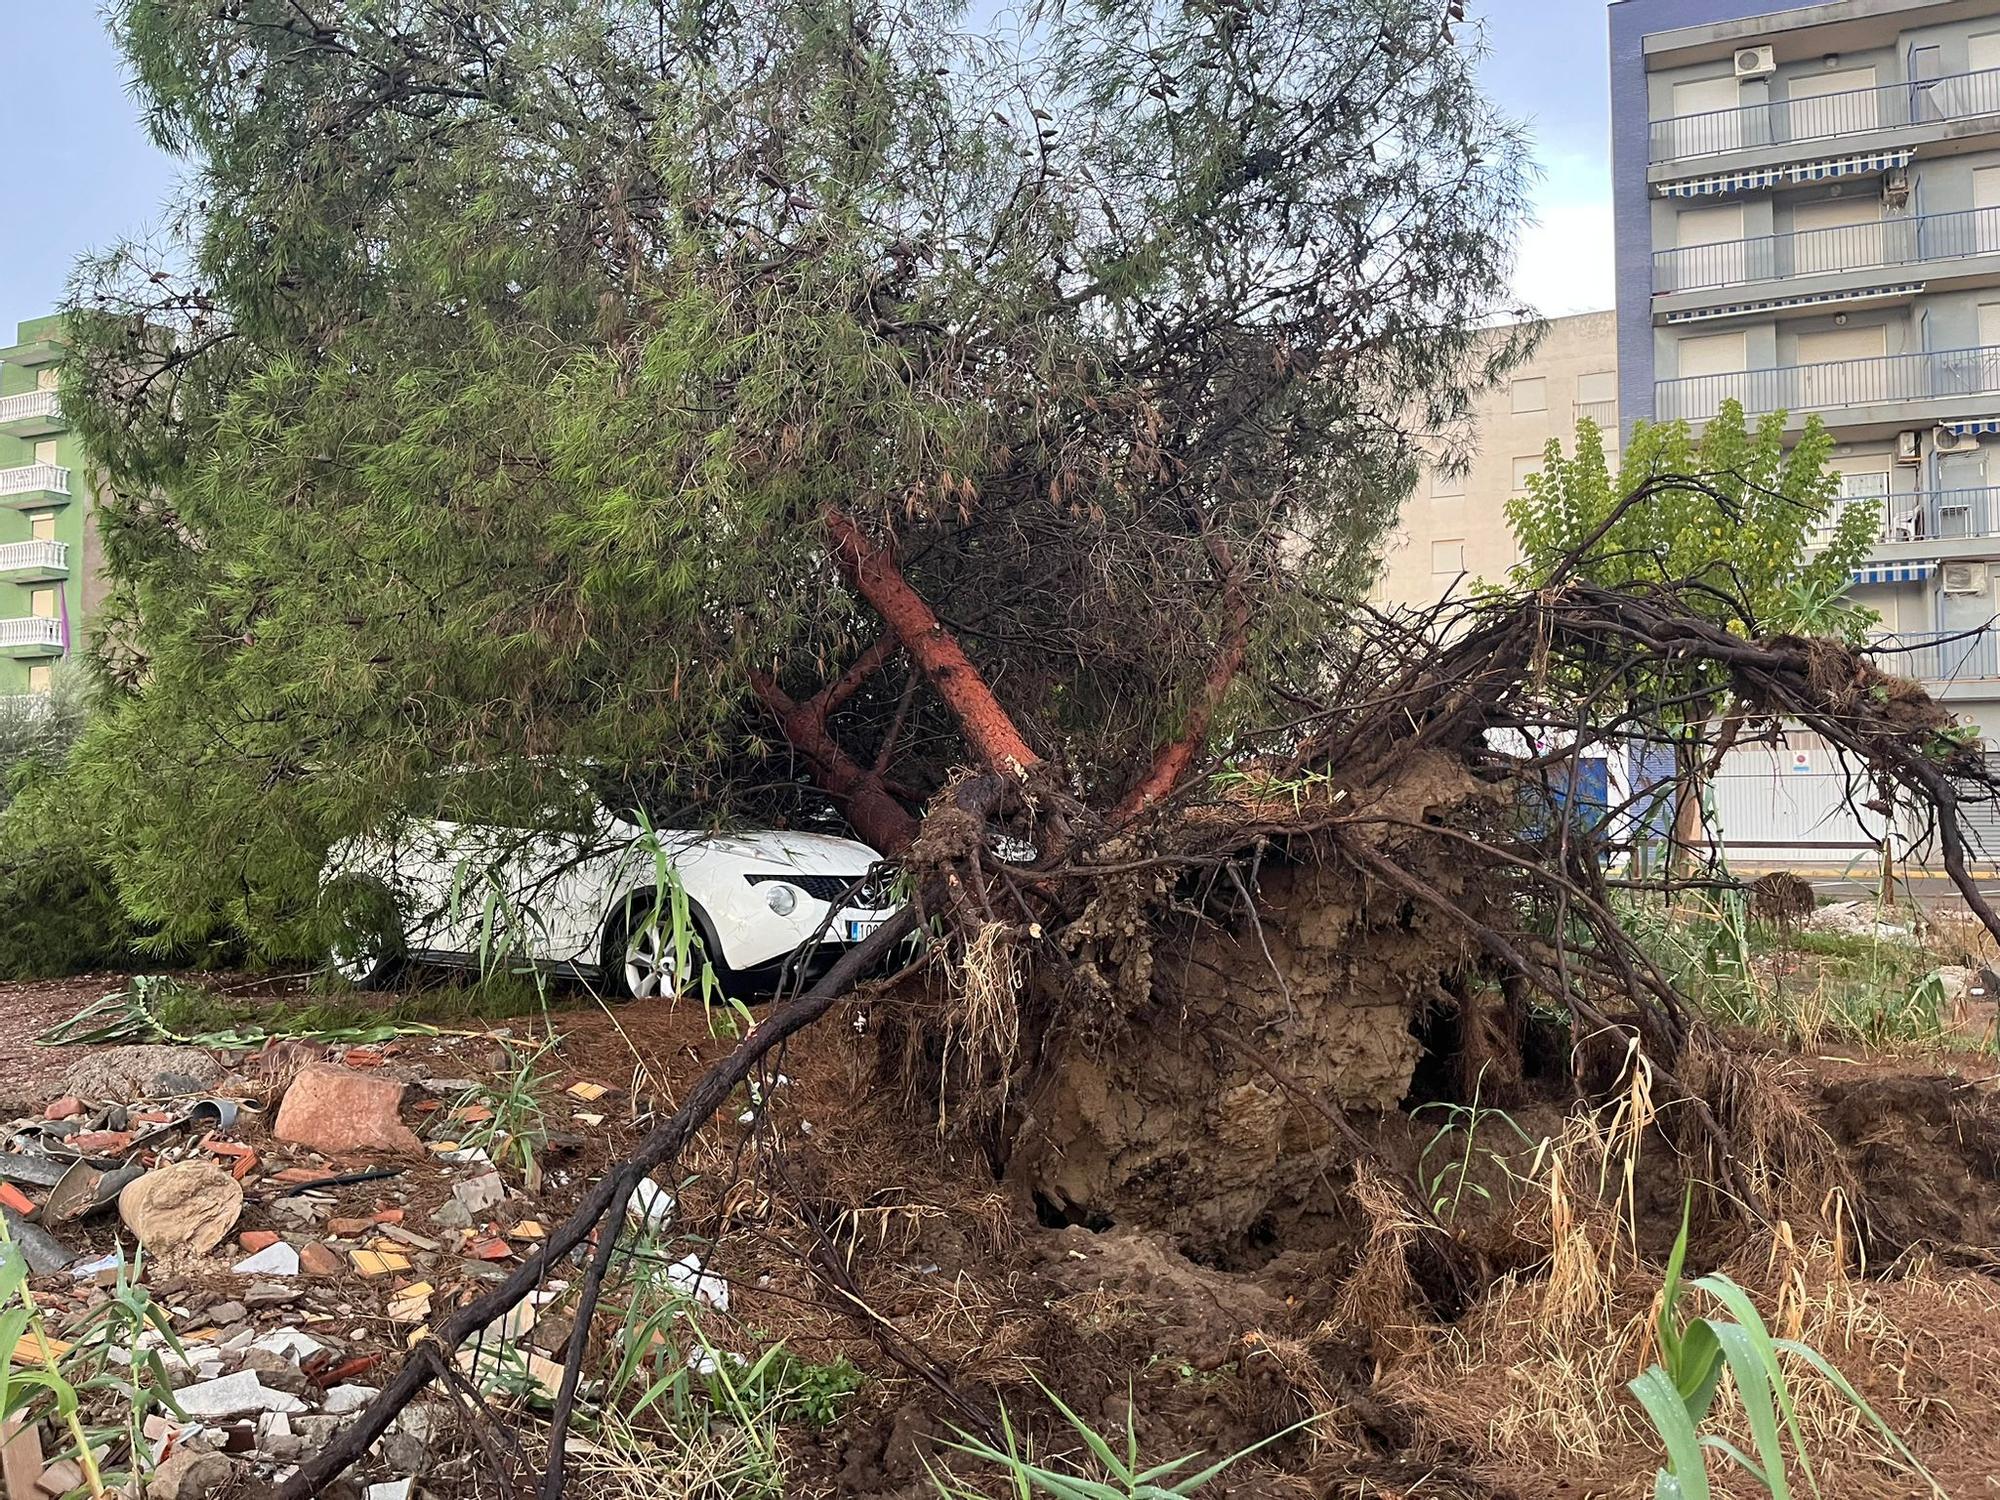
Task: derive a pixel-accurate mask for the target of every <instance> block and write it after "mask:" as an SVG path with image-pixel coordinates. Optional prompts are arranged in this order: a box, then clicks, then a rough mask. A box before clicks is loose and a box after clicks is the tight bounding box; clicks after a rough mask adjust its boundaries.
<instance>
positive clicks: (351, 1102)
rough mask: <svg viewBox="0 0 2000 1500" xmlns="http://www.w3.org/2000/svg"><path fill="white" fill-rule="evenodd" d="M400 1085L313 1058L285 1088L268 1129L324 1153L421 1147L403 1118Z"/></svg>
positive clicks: (414, 1150)
mask: <svg viewBox="0 0 2000 1500" xmlns="http://www.w3.org/2000/svg"><path fill="white" fill-rule="evenodd" d="M402 1105H403V1085H402V1084H400V1083H397V1082H395V1081H393V1080H392V1079H387V1078H378V1077H375V1076H374V1075H372V1074H368V1073H357V1072H355V1071H354V1070H353V1069H352V1068H343V1067H337V1066H335V1065H333V1064H331V1063H314V1064H312V1065H311V1066H309V1067H307V1068H305V1069H303V1070H302V1071H301V1072H300V1073H299V1076H298V1077H297V1078H296V1079H295V1080H294V1081H293V1083H292V1086H291V1087H290V1088H288V1089H286V1090H285V1102H284V1103H283V1104H281V1105H279V1106H278V1119H277V1124H276V1125H275V1126H274V1127H273V1132H272V1133H273V1134H275V1135H276V1136H277V1138H278V1139H279V1140H281V1141H292V1142H295V1143H297V1144H298V1145H301V1146H306V1147H309V1148H310V1149H312V1150H314V1151H319V1152H322V1153H324V1154H325V1155H328V1156H342V1155H348V1154H351V1153H353V1152H357V1151H400V1152H407V1153H410V1154H412V1155H415V1154H418V1153H420V1152H422V1151H423V1149H424V1146H423V1142H422V1141H420V1140H418V1139H417V1136H416V1132H415V1131H413V1130H411V1129H410V1127H409V1126H407V1125H405V1124H404V1123H403V1121H402V1116H401V1110H402Z"/></svg>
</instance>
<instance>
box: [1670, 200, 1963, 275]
mask: <svg viewBox="0 0 2000 1500" xmlns="http://www.w3.org/2000/svg"><path fill="white" fill-rule="evenodd" d="M1974 255H2000V208H1969V209H1965V210H1964V211H1962V212H1959V213H1950V214H1921V215H1918V216H1917V217H1915V218H1908V219H1884V220H1882V221H1881V222H1880V223H1879V224H1847V225H1842V226H1841V227H1839V228H1836V229H1806V230H1800V231H1798V232H1796V233H1793V234H1767V235H1762V236H1760V237H1758V238H1756V239H1748V240H1721V241H1719V242H1717V243H1715V244H1713V245H1686V246H1683V247H1681V248H1680V249H1677V250H1656V251H1654V252H1653V291H1654V293H1655V295H1665V294H1667V293H1670V292H1698V291H1705V290H1708V289H1710V288H1714V287H1732V286H1745V285H1748V284H1749V283H1751V282H1756V281H1783V280H1788V279H1790V278H1792V277H1795V276H1817V275H1821V274H1824V273H1829V272H1834V271H1867V270H1875V269H1889V268H1892V267H1896V266H1914V265H1923V264H1926V263H1931V262H1936V261H1947V260H1961V259H1965V258H1967V257H1969V256H1974Z"/></svg>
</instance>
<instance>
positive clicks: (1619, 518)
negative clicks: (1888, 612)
mask: <svg viewBox="0 0 2000 1500" xmlns="http://www.w3.org/2000/svg"><path fill="white" fill-rule="evenodd" d="M1831 447H1832V439H1831V438H1830V437H1829V436H1828V434H1827V432H1826V429H1825V428H1824V427H1823V426H1821V425H1820V422H1819V420H1818V419H1817V418H1811V419H1809V420H1808V421H1807V423H1806V427H1805V430H1804V432H1803V433H1801V434H1800V436H1799V439H1798V441H1797V442H1796V443H1793V444H1792V445H1790V446H1789V447H1787V445H1786V439H1785V416H1784V413H1782V412H1773V413H1771V414H1769V415H1767V416H1765V417H1763V418H1761V419H1760V420H1759V421H1758V423H1757V426H1756V428H1755V429H1754V430H1752V429H1751V427H1750V426H1749V424H1748V423H1747V422H1746V421H1745V419H1744V415H1743V408H1742V406H1741V405H1739V404H1738V403H1737V402H1734V401H1728V402H1725V403H1724V404H1723V407H1722V410H1721V411H1720V412H1719V413H1717V414H1716V416H1715V417H1714V418H1713V419H1712V420H1711V421H1709V422H1708V423H1707V424H1706V425H1705V426H1704V427H1703V428H1702V431H1701V434H1700V436H1699V437H1697V436H1696V435H1695V433H1694V432H1693V430H1692V429H1691V428H1690V427H1689V426H1688V424H1687V423H1685V422H1661V423H1644V422H1642V423H1638V424H1637V425H1635V427H1634V428H1633V432H1632V440H1631V442H1630V444H1629V445H1628V446H1627V448H1626V450H1625V454H1624V459H1623V462H1622V463H1621V465H1620V467H1619V471H1618V473H1617V474H1615V475H1614V474H1613V473H1612V472H1611V468H1610V464H1609V461H1608V460H1607V458H1606V456H1605V452H1604V437H1603V434H1602V433H1601V432H1599V430H1598V428H1597V424H1596V423H1594V422H1591V421H1589V420H1587V419H1586V420H1585V421H1583V422H1580V423H1579V424H1578V425H1577V434H1576V451H1575V452H1574V453H1573V454H1571V455H1568V456H1565V455H1564V453H1563V451H1562V445H1561V443H1560V442H1559V441H1556V440H1554V439H1551V440H1550V442H1549V445H1548V448H1547V450H1546V451H1545V453H1544V455H1543V460H1542V469H1541V472H1540V473H1539V474H1535V475H1532V476H1530V477H1529V480H1528V492H1527V494H1525V495H1523V496H1520V497H1518V498H1516V499H1514V500H1510V501H1509V502H1508V503H1507V523H1508V525H1509V527H1511V528H1512V530H1513V532H1514V537H1515V540H1516V541H1517V542H1518V543H1519V544H1520V548H1521V561H1520V562H1519V563H1518V564H1516V565H1515V567H1514V569H1513V571H1512V574H1511V581H1512V582H1514V583H1515V584H1517V585H1522V586H1527V587H1536V586H1539V585H1541V584H1544V583H1546V582H1548V581H1550V580H1551V578H1552V577H1553V576H1554V574H1555V572H1556V569H1557V568H1558V567H1560V566H1562V564H1563V563H1564V561H1565V559H1568V558H1569V557H1570V556H1571V554H1572V553H1576V552H1578V550H1579V549H1582V550H1581V555H1580V560H1578V561H1577V562H1575V563H1573V564H1571V566H1570V569H1569V576H1572V577H1578V578H1582V579H1584V580H1586V581H1588V582H1590V583H1595V584H1600V585H1603V586H1605V587H1608V588H1623V587H1628V586H1640V587H1643V586H1644V585H1646V584H1649V583H1667V582H1674V583H1693V584H1695V585H1697V586H1696V587H1694V588H1691V589H1686V590H1684V591H1683V593H1682V595H1681V597H1682V599H1683V601H1684V602H1685V603H1687V604H1689V605H1690V606H1691V607H1693V608H1695V609H1697V610H1703V611H1705V612H1706V613H1707V614H1708V615H1709V617H1710V618H1712V619H1713V620H1714V621H1715V622H1716V623H1717V624H1719V625H1722V626H1723V627H1724V628H1725V629H1728V630H1730V631H1732V632H1733V633H1735V634H1738V635H1742V636H1744V637H1746V638H1748V637H1753V636H1757V635H1768V634H1773V633H1791V634H1803V635H1826V636H1836V637H1839V638H1841V639H1843V640H1848V641H1856V640H1859V639H1860V638H1861V636H1862V634H1863V633H1864V632H1865V631H1866V630H1867V628H1868V626H1869V625H1871V624H1872V623H1873V622H1874V620H1875V618H1876V617H1875V614H1874V612H1873V611H1871V610H1868V609H1865V608H1863V607H1862V606H1860V605H1857V604H1855V603H1854V602H1853V601H1852V600H1851V599H1850V598H1848V597H1847V587H1848V582H1849V578H1850V574H1851V570H1852V569H1853V568H1854V566H1855V565H1856V564H1858V563H1859V562H1860V561H1861V560H1862V559H1863V558H1864V557H1866V556H1867V554H1868V550H1869V548H1870V547H1871V546H1872V545H1873V543H1874V540H1875V537H1876V535H1877V531H1878V528H1879V526H1880V518H1879V515H1878V513H1877V509H1876V507H1875V506H1873V505H1867V504H1855V503H1847V504H1842V503H1841V501H1840V496H1839V479H1838V476H1836V475H1834V474H1832V473H1829V472H1828V470H1827V468H1826V459H1827V453H1828V451H1829V450H1830V449H1831ZM1633 497H1639V498H1637V499H1634V498H1633ZM1628 500H1629V501H1631V502H1632V503H1629V504H1628V503H1627V502H1628ZM1593 538H1594V540H1593ZM1684 675H1685V676H1686V679H1687V680H1686V681H1684V682H1676V683H1674V684H1671V685H1670V686H1669V689H1668V690H1666V691H1662V692H1659V693H1657V695H1656V696H1657V701H1659V702H1663V703H1668V702H1671V703H1676V704H1677V707H1675V708H1674V709H1672V710H1671V711H1670V714H1669V717H1668V719H1667V720H1666V722H1664V723H1662V724H1661V726H1660V727H1661V729H1662V731H1663V732H1664V733H1666V734H1667V735H1669V736H1670V737H1671V738H1672V739H1673V741H1674V749H1675V777H1674V837H1673V843H1674V849H1675V851H1676V852H1675V858H1676V860H1678V859H1679V858H1680V856H1681V854H1682V853H1684V852H1685V851H1686V850H1687V849H1689V848H1691V847H1692V846H1693V844H1694V843H1695V842H1696V840H1697V839H1698V838H1699V836H1700V833H1701V804H1702V795H1703V791H1704V789H1705V787H1706V785H1707V783H1708V781H1709V779H1710V778H1712V777H1713V776H1714V774H1715V770H1716V768H1717V766H1718V765H1719V764H1720V762H1721V759H1722V757H1723V755H1724V754H1726V753H1727V751H1728V750H1729V748H1730V746H1731V745H1733V744H1734V743H1735V741H1736V738H1737V736H1738V735H1739V734H1740V733H1741V731H1742V721H1743V711H1742V706H1741V704H1740V703H1738V702H1737V701H1736V699H1735V697H1734V695H1733V693H1732V692H1731V690H1730V686H1729V679H1728V677H1727V675H1726V673H1724V672H1723V671H1722V670H1721V669H1720V668H1719V667H1717V666H1715V665H1713V664H1708V665H1702V666H1689V667H1687V668H1685V672H1684ZM1709 726H1714V727H1713V731H1712V732H1711V730H1710V728H1709Z"/></svg>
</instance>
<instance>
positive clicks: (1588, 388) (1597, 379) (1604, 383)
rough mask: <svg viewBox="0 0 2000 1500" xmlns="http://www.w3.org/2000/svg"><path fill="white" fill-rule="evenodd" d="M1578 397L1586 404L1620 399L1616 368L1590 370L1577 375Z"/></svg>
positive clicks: (1590, 404) (1591, 404)
mask: <svg viewBox="0 0 2000 1500" xmlns="http://www.w3.org/2000/svg"><path fill="white" fill-rule="evenodd" d="M1576 399H1577V400H1579V401H1581V402H1583V403H1584V405H1586V406H1593V405H1595V404H1596V403H1597V402H1599V401H1616V400H1617V399H1618V372H1617V371H1616V370H1589V371H1586V372H1585V373H1584V374H1582V375H1579V376H1577V377H1576Z"/></svg>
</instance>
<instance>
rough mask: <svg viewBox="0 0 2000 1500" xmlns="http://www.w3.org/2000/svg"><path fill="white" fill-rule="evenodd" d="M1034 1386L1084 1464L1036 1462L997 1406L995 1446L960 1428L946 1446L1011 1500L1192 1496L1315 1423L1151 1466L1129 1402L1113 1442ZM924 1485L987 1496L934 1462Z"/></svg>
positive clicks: (961, 1495) (968, 1497)
mask: <svg viewBox="0 0 2000 1500" xmlns="http://www.w3.org/2000/svg"><path fill="white" fill-rule="evenodd" d="M1037 1383H1038V1384H1039V1382H1037ZM1041 1389H1042V1394H1043V1395H1044V1396H1046V1397H1047V1398H1048V1400H1049V1403H1050V1405H1052V1406H1054V1407H1055V1409H1056V1410H1057V1411H1058V1412H1060V1413H1061V1414H1062V1417H1063V1420H1064V1421H1065V1422H1066V1423H1067V1424H1068V1426H1069V1430H1070V1434H1071V1435H1072V1436H1073V1437H1075V1438H1076V1439H1077V1440H1078V1441H1079V1442H1080V1443H1081V1444H1082V1446H1083V1449H1084V1451H1085V1452H1086V1453H1088V1455H1089V1458H1090V1462H1089V1463H1088V1464H1087V1465H1084V1466H1071V1465H1064V1466H1063V1467H1061V1468H1057V1467H1053V1466H1052V1465H1050V1464H1048V1463H1046V1462H1043V1461H1042V1460H1040V1459H1037V1458H1036V1457H1035V1453H1034V1448H1033V1446H1032V1445H1031V1444H1030V1443H1029V1442H1028V1440H1027V1438H1026V1436H1025V1435H1024V1434H1022V1433H1019V1432H1017V1431H1016V1430H1015V1427H1014V1421H1013V1418H1012V1417H1011V1416H1009V1415H1008V1412H1007V1408H1006V1407H1004V1406H1003V1407H1001V1408H1000V1434H999V1437H1000V1441H999V1443H998V1444H997V1445H996V1444H994V1443H989V1442H987V1441H986V1440H985V1439H984V1438H979V1437H974V1436H973V1435H971V1434H970V1433H965V1432H961V1433H959V1434H958V1438H957V1441H955V1442H952V1443H948V1444H947V1445H946V1446H947V1447H948V1448H950V1449H951V1450H952V1451H953V1452H956V1453H960V1454H963V1455H965V1456H966V1457H968V1458H973V1459H977V1460H979V1461H980V1462H982V1463H985V1464H991V1465H993V1466H994V1467H996V1468H998V1469H999V1470H1000V1471H1001V1474H1002V1477H1003V1479H1004V1480H1005V1482H1006V1485H1007V1490H1008V1493H1009V1494H1011V1495H1013V1496H1016V1497H1018V1500H1029V1497H1031V1496H1035V1495H1052V1496H1054V1497H1056V1500H1171V1497H1177V1496H1183V1495H1192V1494H1194V1493H1195V1492H1197V1491H1198V1490H1201V1489H1204V1488H1206V1487H1207V1486H1208V1485H1209V1484H1210V1483H1211V1482H1212V1481H1214V1480H1216V1479H1218V1478H1220V1477H1221V1476H1222V1475H1223V1474H1225V1473H1226V1472H1228V1471H1229V1470H1230V1469H1232V1468H1234V1467H1235V1466H1236V1465H1237V1464H1239V1463H1241V1462H1242V1461H1243V1460H1244V1459H1246V1458H1248V1457H1249V1456H1250V1455H1251V1454H1253V1453H1256V1452H1257V1451H1259V1450H1260V1449H1263V1448H1268V1447H1269V1446H1270V1445H1271V1444H1273V1443H1275V1442H1277V1441H1279V1440H1280V1439H1281V1438H1286V1437H1289V1436H1291V1435H1292V1434H1293V1433H1295V1432H1297V1431H1299V1430H1300V1429H1301V1428H1304V1427H1308V1426H1310V1425H1311V1424H1312V1423H1314V1422H1316V1421H1318V1420H1319V1419H1318V1417H1316V1416H1314V1417H1308V1418H1306V1419H1305V1420H1304V1421H1302V1422H1296V1423H1294V1424H1293V1425H1292V1426H1290V1427H1287V1428H1285V1429H1284V1431H1282V1432H1274V1433H1272V1434H1271V1435H1270V1436H1269V1437H1267V1438H1265V1439H1263V1440H1262V1441H1261V1442H1256V1443H1252V1444H1251V1445H1250V1446H1249V1447H1247V1448H1244V1449H1242V1450H1241V1451H1239V1452H1236V1453H1231V1454H1227V1455H1225V1456H1224V1457H1222V1458H1219V1459H1216V1460H1214V1461H1213V1462H1210V1463H1207V1464H1203V1465H1202V1467H1200V1468H1195V1467H1194V1466H1195V1465H1197V1464H1201V1463H1202V1460H1203V1459H1205V1458H1207V1457H1208V1455H1207V1454H1206V1453H1203V1452H1195V1453H1188V1454H1183V1455H1181V1456H1180V1457H1177V1458H1169V1459H1166V1460H1164V1461H1161V1462H1158V1463H1151V1462H1147V1461H1146V1460H1143V1459H1141V1458H1140V1456H1139V1430H1138V1413H1137V1411H1136V1410H1135V1408H1134V1405H1133V1403H1132V1402H1131V1401H1130V1400H1129V1399H1128V1400H1127V1401H1126V1403H1125V1430H1124V1431H1123V1432H1122V1433H1119V1434H1118V1441H1117V1442H1116V1443H1114V1442H1113V1441H1112V1440H1111V1439H1109V1438H1106V1437H1105V1436H1103V1435H1102V1434H1101V1433H1099V1432H1098V1431H1097V1429H1096V1428H1094V1427H1092V1426H1091V1425H1090V1424H1089V1423H1088V1422H1086V1421H1084V1419H1083V1418H1082V1417H1080V1416H1078V1415H1077V1414H1076V1413H1075V1412H1074V1411H1072V1410H1071V1409H1070V1408H1069V1407H1068V1406H1067V1405H1065V1404H1064V1402H1063V1400H1062V1398H1061V1397H1060V1396H1058V1395H1056V1393H1055V1392H1054V1391H1052V1390H1050V1389H1049V1388H1048V1387H1047V1386H1046V1385H1044V1386H1042V1388H1041ZM931 1482H932V1484H933V1485H934V1486H935V1487H936V1489H937V1492H938V1494H939V1495H941V1496H943V1497H945V1500H983V1497H984V1495H985V1493H986V1492H985V1491H983V1490H981V1489H978V1488H975V1487H973V1486H970V1485H967V1484H966V1483H965V1482H964V1481H963V1480H961V1479H958V1478H957V1477H955V1476H952V1475H947V1474H941V1473H939V1472H938V1470H937V1469H936V1468H935V1467H933V1468H932V1469H931Z"/></svg>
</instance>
